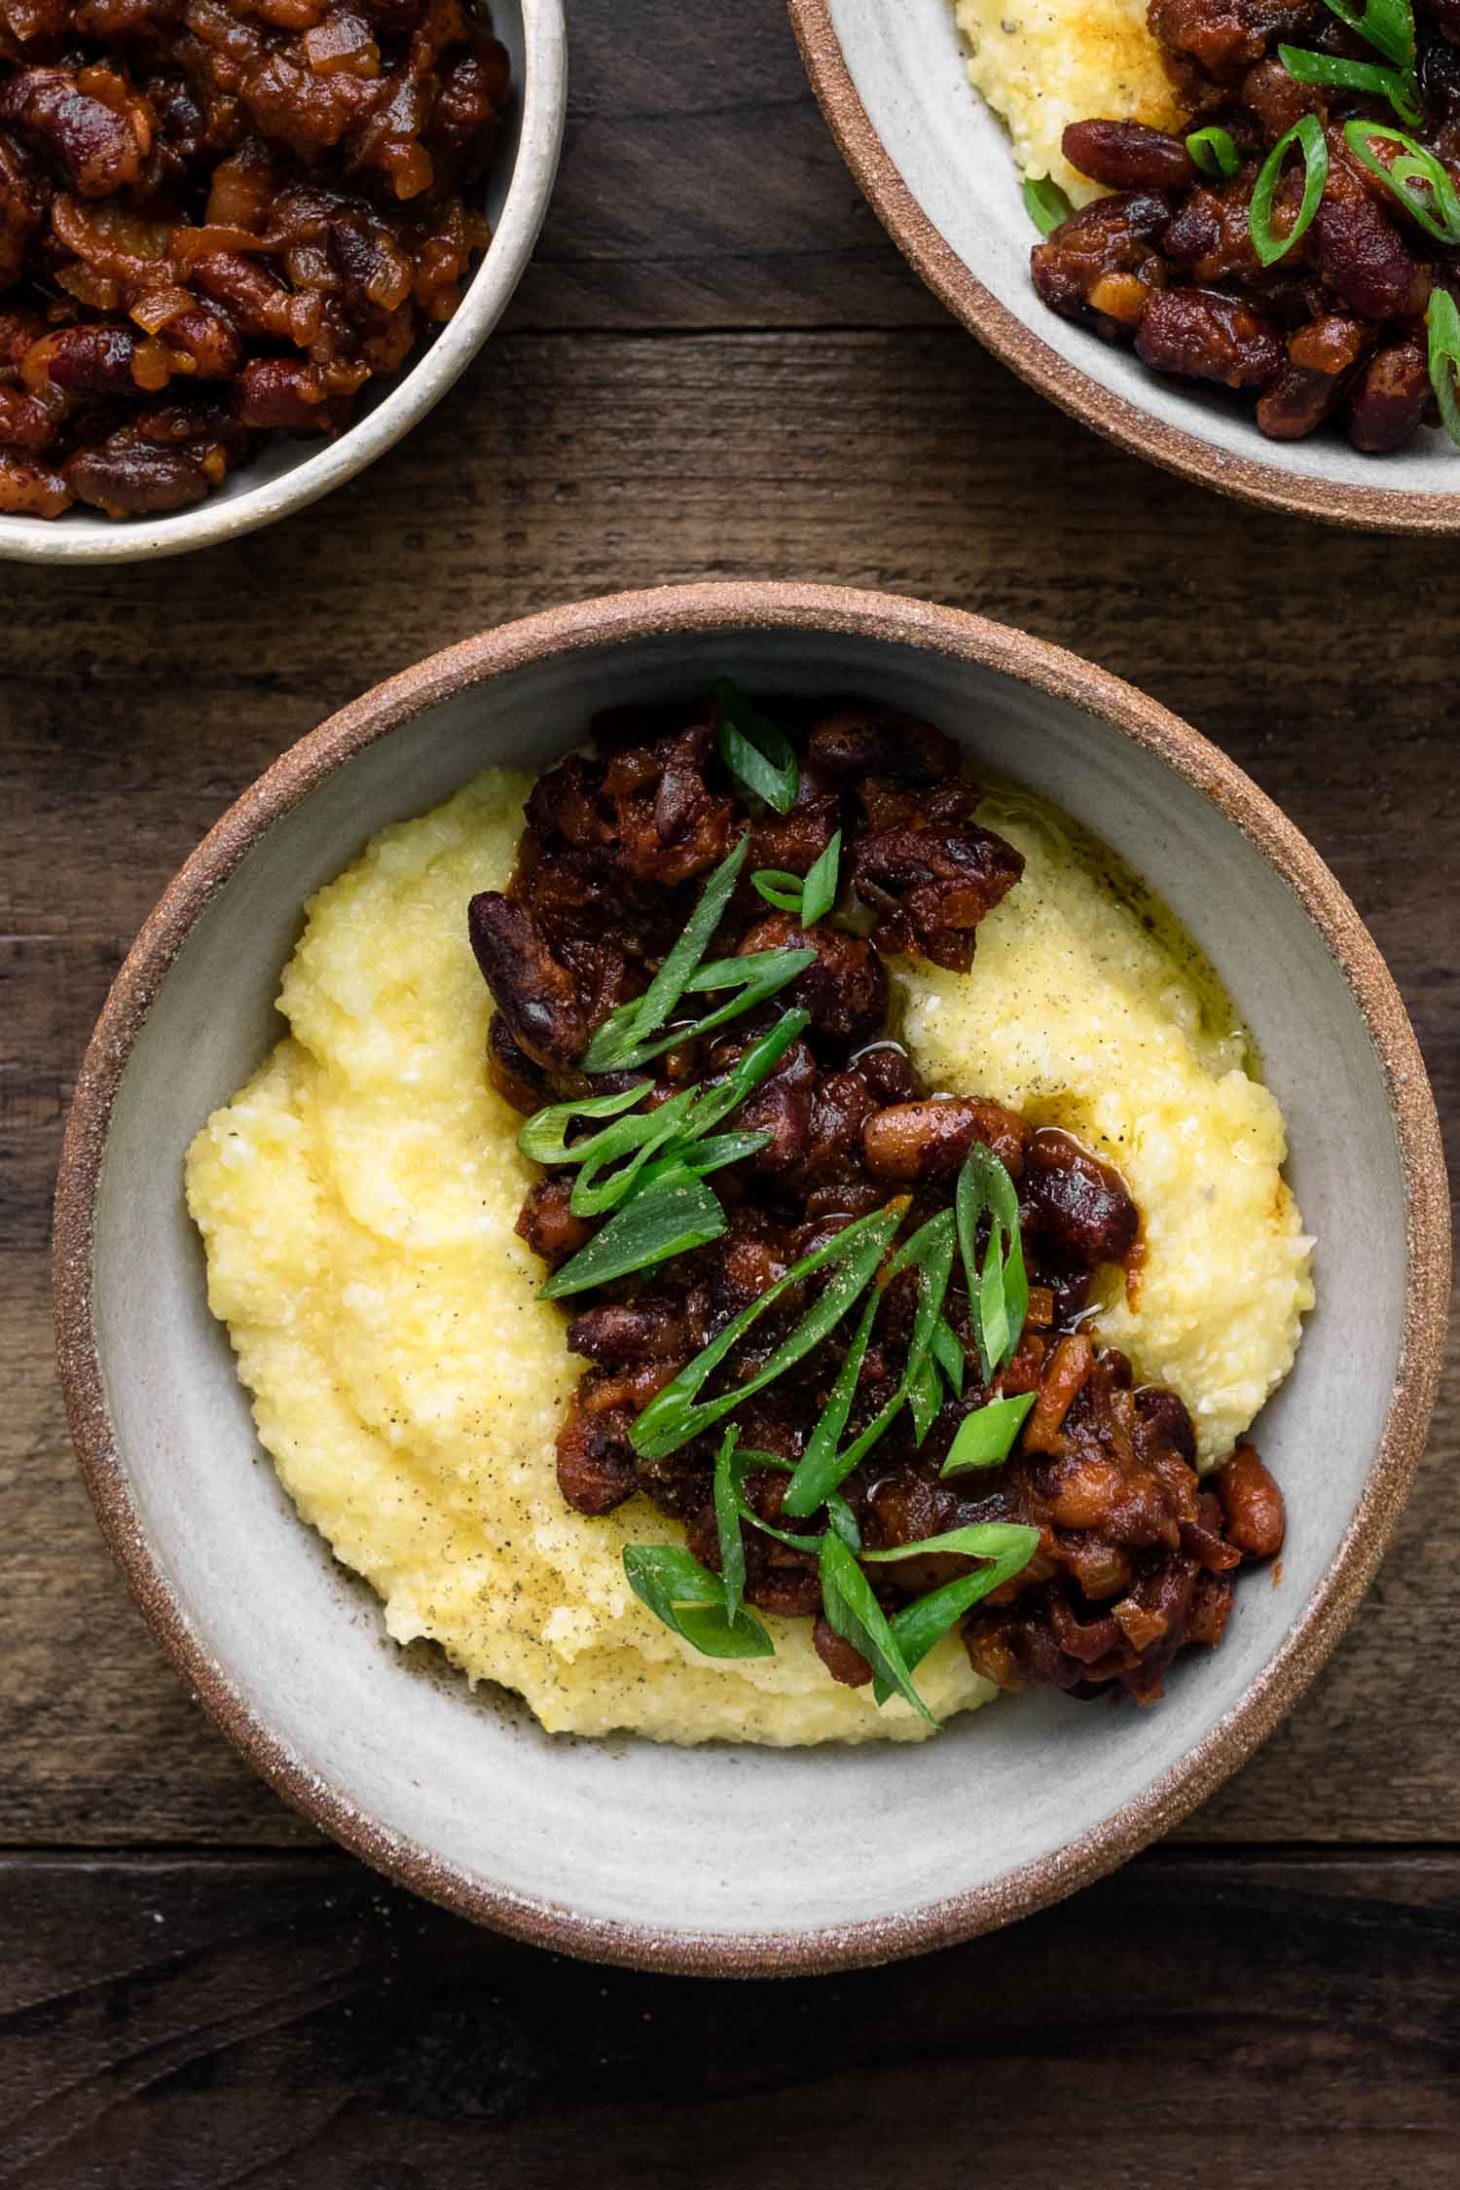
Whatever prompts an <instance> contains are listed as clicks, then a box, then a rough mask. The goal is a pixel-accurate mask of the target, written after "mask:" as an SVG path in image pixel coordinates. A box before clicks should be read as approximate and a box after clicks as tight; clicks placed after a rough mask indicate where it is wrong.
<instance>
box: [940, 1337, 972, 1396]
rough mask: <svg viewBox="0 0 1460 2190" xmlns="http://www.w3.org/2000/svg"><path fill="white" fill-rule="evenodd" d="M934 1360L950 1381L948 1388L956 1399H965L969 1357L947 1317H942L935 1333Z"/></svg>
mask: <svg viewBox="0 0 1460 2190" xmlns="http://www.w3.org/2000/svg"><path fill="white" fill-rule="evenodd" d="M933 1359H934V1360H935V1361H936V1362H937V1364H938V1367H939V1368H940V1369H941V1370H942V1371H943V1374H944V1376H946V1377H947V1379H948V1388H949V1390H950V1391H951V1392H952V1394H953V1396H954V1398H955V1399H961V1398H962V1397H963V1380H964V1378H965V1377H966V1376H967V1374H968V1357H967V1355H966V1354H965V1353H964V1351H963V1347H962V1345H961V1343H960V1341H959V1337H958V1333H957V1332H956V1331H955V1330H954V1329H953V1326H952V1325H951V1324H950V1323H949V1322H948V1320H947V1318H946V1317H940V1318H939V1320H938V1324H937V1328H936V1329H935V1330H934V1332H933Z"/></svg>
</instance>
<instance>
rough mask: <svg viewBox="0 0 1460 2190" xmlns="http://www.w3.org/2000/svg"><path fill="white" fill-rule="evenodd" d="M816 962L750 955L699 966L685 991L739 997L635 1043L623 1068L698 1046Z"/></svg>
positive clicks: (798, 956) (811, 957) (812, 957)
mask: <svg viewBox="0 0 1460 2190" xmlns="http://www.w3.org/2000/svg"><path fill="white" fill-rule="evenodd" d="M815 962H816V953H815V951H811V950H806V951H753V952H752V953H751V954H750V956H749V957H748V958H717V959H715V960H714V961H713V962H712V963H711V964H710V965H707V966H701V967H700V968H699V969H698V970H697V971H696V972H694V973H692V974H691V975H690V977H689V980H688V981H687V982H686V984H685V986H686V988H687V989H693V990H694V991H695V992H696V993H699V992H700V991H703V990H706V989H711V990H714V989H728V988H733V989H736V990H737V991H738V993H737V994H736V995H734V996H732V997H731V999H730V1001H729V1003H728V1004H721V1005H720V1006H719V1008H718V1010H716V1011H711V1012H707V1013H706V1015H705V1017H704V1018H703V1019H695V1020H693V1021H690V1022H688V1023H686V1024H685V1025H684V1026H679V1027H675V1028H673V1029H672V1030H671V1032H670V1033H668V1034H664V1035H661V1036H659V1038H658V1039H657V1040H655V1041H652V1042H650V1041H641V1042H638V1043H636V1044H635V1046H634V1048H633V1049H631V1050H630V1051H629V1052H628V1053H627V1055H626V1056H625V1058H624V1059H623V1065H624V1067H625V1068H626V1069H628V1070H630V1071H634V1070H637V1068H638V1067H639V1066H640V1065H646V1064H648V1063H649V1061H650V1059H651V1058H654V1057H662V1056H663V1055H664V1053H665V1051H666V1050H670V1049H678V1048H679V1046H680V1044H681V1043H682V1042H697V1041H698V1040H699V1039H700V1037H701V1035H705V1034H713V1033H714V1032H715V1030H716V1028H718V1027H726V1026H729V1024H730V1022H731V1020H732V1019H740V1018H743V1017H744V1015H745V1013H746V1012H747V1011H754V1010H755V1008H756V1006H757V1005H758V1004H764V1003H765V1002H767V1001H768V999H769V998H770V997H772V996H776V995H779V993H780V991H781V990H782V989H783V988H786V987H788V986H789V985H790V983H791V982H792V981H794V980H795V979H796V977H797V975H798V974H802V973H804V972H805V971H806V968H807V967H808V966H810V965H814V964H815Z"/></svg>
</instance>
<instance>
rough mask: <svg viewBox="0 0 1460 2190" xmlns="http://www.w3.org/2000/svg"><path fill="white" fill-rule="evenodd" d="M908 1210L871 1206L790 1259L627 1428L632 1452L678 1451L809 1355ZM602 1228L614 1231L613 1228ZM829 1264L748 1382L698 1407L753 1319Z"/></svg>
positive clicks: (857, 1291)
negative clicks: (815, 1292)
mask: <svg viewBox="0 0 1460 2190" xmlns="http://www.w3.org/2000/svg"><path fill="white" fill-rule="evenodd" d="M696 1183H698V1182H696ZM703 1191H708V1189H704V1190H703ZM634 1207H635V1204H634V1203H633V1202H630V1203H629V1206H628V1209H627V1210H626V1211H625V1212H624V1215H628V1214H630V1213H631V1212H632V1210H633V1209H634ZM905 1207H906V1204H905V1203H902V1202H894V1203H892V1204H891V1205H890V1206H889V1207H888V1208H886V1209H878V1210H874V1211H873V1213H872V1215H871V1216H869V1217H860V1218H858V1220H857V1222H856V1223H855V1224H849V1225H848V1226H847V1227H846V1229H845V1230H844V1231H841V1232H838V1233H837V1234H836V1236H835V1238H834V1239H829V1240H827V1241H826V1242H825V1243H824V1244H823V1245H822V1246H820V1247H818V1248H815V1249H814V1250H813V1252H812V1253H811V1254H809V1255H803V1257H802V1258H801V1260H800V1261H799V1262H796V1263H793V1264H792V1265H791V1268H790V1269H789V1270H787V1271H786V1272H785V1273H784V1274H783V1275H782V1276H781V1277H779V1278H777V1279H776V1281H775V1283H774V1285H768V1286H767V1287H766V1290H765V1291H764V1292H763V1293H762V1294H761V1296H760V1298H759V1299H758V1300H753V1301H752V1302H751V1304H750V1306H749V1307H748V1308H743V1309H742V1310H741V1312H740V1314H739V1315H738V1316H736V1317H735V1319H734V1320H733V1322H730V1323H727V1324H726V1326H725V1328H724V1330H723V1331H721V1333H720V1335H719V1337H718V1338H714V1339H712V1340H711V1341H710V1344H709V1345H708V1346H706V1347H705V1348H704V1350H703V1352H701V1353H698V1354H696V1355H695V1357H694V1359H693V1361H690V1362H688V1363H687V1364H686V1365H685V1367H684V1368H682V1369H681V1370H680V1372H679V1374H678V1376H676V1377H674V1378H673V1379H672V1381H671V1382H670V1383H668V1384H666V1385H665V1387H664V1389H663V1390H662V1391H661V1392H658V1393H656V1394H655V1396H654V1398H653V1399H651V1400H650V1402H649V1404H648V1406H647V1407H646V1408H645V1409H644V1411H643V1413H642V1414H641V1415H640V1416H639V1418H638V1420H637V1421H636V1422H635V1424H634V1426H633V1428H632V1430H631V1431H630V1432H629V1439H630V1442H631V1444H632V1445H633V1448H634V1450H635V1452H639V1453H642V1454H644V1456H645V1457H646V1458H648V1459H654V1460H662V1459H664V1458H665V1457H666V1456H667V1455H668V1454H669V1453H671V1452H677V1451H678V1449H679V1447H680V1446H681V1445H684V1444H688V1442H689V1440H690V1439H691V1438H692V1437H697V1436H698V1435H699V1434H700V1432H701V1431H702V1430H707V1429H709V1428H710V1427H711V1426H712V1425H713V1424H714V1423H716V1422H719V1421H722V1420H723V1419H724V1417H725V1416H726V1415H727V1414H729V1413H730V1412H731V1411H732V1409H734V1408H735V1407H738V1406H739V1405H740V1403H741V1401H742V1400H745V1399H749V1398H750V1397H751V1395H752V1393H754V1392H758V1391H763V1390H764V1388H765V1386H766V1385H767V1384H771V1383H774V1381H775V1379H776V1378H777V1377H778V1376H782V1375H784V1374H785V1372H786V1370H787V1369H789V1368H792V1367H794V1365H795V1364H796V1362H798V1361H800V1360H802V1359H803V1358H804V1356H805V1355H806V1354H808V1353H810V1351H811V1349H812V1347H813V1346H819V1345H820V1343H821V1341H822V1339H824V1338H825V1337H827V1336H828V1334H829V1333H830V1332H831V1331H833V1330H834V1329H835V1328H836V1326H837V1324H838V1323H839V1322H840V1321H841V1319H842V1317H843V1316H844V1315H845V1314H846V1313H847V1310H848V1309H849V1308H850V1307H851V1306H852V1305H853V1303H854V1302H855V1301H856V1300H857V1299H858V1298H859V1296H860V1295H861V1294H862V1292H863V1291H864V1290H865V1289H866V1287H867V1286H868V1285H869V1284H870V1283H871V1281H872V1278H873V1275H874V1274H875V1272H876V1270H877V1267H878V1264H879V1263H880V1262H881V1260H882V1257H883V1255H884V1254H885V1253H886V1252H887V1249H888V1247H889V1246H890V1245H891V1243H892V1238H893V1235H894V1233H895V1232H896V1230H897V1228H898V1226H899V1224H901V1222H902V1218H903V1213H904V1209H905ZM622 1221H623V1220H622V1218H621V1217H616V1218H615V1219H614V1223H621V1222H622ZM722 1222H723V1219H722ZM606 1229H609V1230H611V1229H612V1226H609V1227H607V1228H606ZM596 1244H597V1243H596V1241H590V1242H589V1246H588V1247H585V1248H584V1250H583V1253H584V1254H585V1255H586V1254H587V1253H588V1252H589V1251H590V1248H591V1247H593V1246H594V1245H596ZM578 1259H580V1258H578V1257H576V1256H575V1258H574V1260H575V1261H576V1260H578ZM570 1267H571V1265H570ZM828 1268H830V1270H831V1273H832V1274H831V1277H830V1278H829V1279H828V1281H827V1283H826V1285H825V1287H824V1288H823V1290H822V1293H821V1296H820V1298H819V1299H818V1300H817V1301H816V1302H815V1304H814V1306H812V1307H811V1308H810V1309H808V1310H807V1312H806V1314H805V1315H804V1316H803V1317H802V1318H801V1320H800V1322H799V1323H798V1324H796V1326H795V1328H794V1329H793V1330H792V1331H790V1332H789V1334H788V1335H787V1336H786V1337H785V1338H783V1339H782V1341H781V1343H780V1345H779V1346H778V1347H777V1348H776V1349H775V1351H774V1353H773V1354H772V1355H771V1356H770V1359H769V1360H768V1361H766V1362H765V1363H764V1364H763V1366H762V1367H761V1368H760V1369H759V1370H758V1371H757V1373H756V1374H755V1375H754V1376H753V1377H751V1378H750V1379H749V1380H748V1381H747V1382H746V1383H744V1384H739V1385H737V1386H736V1387H735V1389H734V1390H733V1391H730V1392H726V1393H723V1394H722V1395H721V1396H720V1398H718V1399H708V1400H706V1401H704V1402H703V1404H701V1405H699V1406H696V1405H695V1404H694V1401H695V1396H696V1394H697V1393H698V1392H699V1391H700V1390H701V1389H702V1387H703V1386H704V1384H705V1383H706V1382H707V1380H708V1379H709V1377H710V1376H711V1375H712V1374H713V1372H714V1371H715V1370H716V1369H717V1368H718V1367H719V1365H720V1363H721V1362H722V1361H723V1360H724V1359H725V1356H726V1355H727V1354H728V1353H729V1352H730V1351H731V1350H732V1348H733V1347H735V1346H736V1345H738V1344H739V1342H740V1340H741V1339H742V1338H743V1337H744V1336H745V1334H746V1332H747V1331H748V1330H749V1329H750V1328H751V1326H752V1324H754V1323H755V1322H757V1321H758V1319H759V1318H760V1317H761V1316H762V1315H764V1313H765V1311H766V1309H767V1308H770V1307H772V1306H773V1305H774V1304H775V1302H776V1301H778V1300H779V1299H781V1297H782V1296H783V1295H784V1294H785V1293H786V1292H787V1291H789V1289H790V1288H791V1286H793V1285H798V1284H800V1282H801V1281H802V1279H803V1278H808V1277H813V1276H814V1275H815V1274H816V1272H817V1271H818V1270H825V1269H828Z"/></svg>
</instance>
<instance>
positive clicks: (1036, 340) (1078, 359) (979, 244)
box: [789, 0, 1460, 532]
mask: <svg viewBox="0 0 1460 2190" xmlns="http://www.w3.org/2000/svg"><path fill="white" fill-rule="evenodd" d="M789 6H790V11H791V19H792V22H793V23H794V25H795V28H796V35H797V37H798V39H799V40H800V43H801V50H802V54H803V56H804V58H805V61H806V66H807V69H808V71H809V73H810V76H811V81H812V84H813V85H814V87H815V90H816V95H817V97H818V99H819V100H820V101H821V105H822V109H823V111H824V112H825V114H826V118H827V120H828V122H829V123H830V124H831V127H832V130H833V132H834V134H835V136H836V140H837V142H838V144H839V145H840V146H841V149H842V152H843V154H844V155H845V157H846V161H847V164H848V166H849V167H850V168H851V170H852V173H853V174H854V175H855V176H856V178H857V181H858V182H859V183H860V184H861V186H862V188H863V190H865V192H866V193H867V196H868V197H869V198H870V200H871V202H872V204H873V206H874V207H875V209H876V211H877V213H878V215H879V216H880V218H881V220H882V221H883V223H884V225H885V226H886V228H887V229H888V232H889V233H890V234H891V236H892V238H893V240H894V242H896V244H897V245H898V247H899V248H900V249H901V250H902V252H903V253H904V254H905V256H906V257H907V258H908V259H909V260H910V262H911V263H912V265H913V266H914V267H916V269H917V271H918V272H919V274H921V276H922V278H923V280H924V281H925V282H927V284H928V286H929V288H930V289H932V290H934V291H935V293H936V294H937V295H938V296H939V297H941V298H942V300H943V302H944V304H946V305H947V307H948V309H949V311H950V312H952V313H954V314H955V315H956V316H957V317H958V318H959V319H961V320H962V321H963V323H964V325H965V326H966V327H968V328H970V329H971V330H972V332H973V333H974V334H976V335H977V336H978V337H979V338H980V340H981V341H983V342H985V343H987V345H988V347H989V348H990V349H991V350H992V351H993V352H994V355H995V356H996V357H999V358H1002V359H1003V361H1004V363H1005V364H1006V365H1009V366H1012V367H1013V369H1014V371H1015V372H1016V373H1018V374H1020V376H1021V377H1022V378H1023V379H1025V380H1027V381H1029V382H1030V383H1031V385H1032V386H1034V387H1036V388H1038V389H1040V390H1041V391H1042V392H1043V393H1044V394H1045V395H1047V396H1050V397H1052V398H1053V400H1054V401H1055V402H1056V403H1058V404H1059V405H1060V406H1061V407H1062V408H1063V409H1064V410H1067V411H1069V412H1071V413H1072V414H1073V415H1074V416H1075V417H1076V418H1079V419H1083V420H1084V422H1085V424H1086V425H1089V426H1093V427H1094V428H1095V429H1096V431H1097V432H1098V433H1103V434H1105V435H1106V436H1107V437H1108V438H1109V439H1110V440H1112V441H1117V442H1119V443H1120V445H1121V447H1122V448H1126V449H1130V450H1133V451H1134V453H1135V454H1136V455H1138V456H1149V457H1151V458H1152V459H1153V460H1154V461H1155V462H1156V463H1158V464H1164V465H1165V466H1166V467H1167V469H1168V470H1170V471H1175V472H1180V473H1182V474H1183V475H1184V476H1185V477H1187V478H1189V479H1200V480H1202V481H1203V482H1204V483H1205V484H1206V485H1207V486H1209V487H1216V488H1218V489H1220V491H1221V492H1222V493H1224V494H1235V495H1241V496H1243V497H1245V498H1246V499H1247V500H1249V501H1253V502H1264V503H1267V504H1269V505H1271V506H1272V507H1273V508H1275V509H1283V510H1290V511H1295V512H1299V513H1301V514H1302V515H1304V516H1307V517H1320V518H1325V519H1328V520H1329V521H1330V522H1332V523H1334V524H1341V525H1355V526H1364V527H1372V528H1373V529H1375V530H1379V531H1390V532H1455V531H1460V449H1457V448H1456V447H1454V445H1453V444H1452V443H1451V442H1450V441H1449V440H1448V439H1447V438H1446V437H1445V436H1444V435H1443V434H1441V433H1438V432H1435V433H1431V432H1427V431H1426V432H1421V433H1420V434H1418V435H1416V437H1415V439H1414V441H1413V442H1412V443H1411V445H1410V446H1409V447H1408V448H1407V449H1404V450H1402V451H1400V453H1399V454H1397V455H1395V456H1386V457H1375V456H1362V455H1360V453H1359V451H1358V450H1357V449H1353V448H1350V447H1349V445H1348V443H1347V442H1346V441H1345V440H1343V439H1342V438H1340V437H1338V436H1336V435H1335V436H1331V437H1330V436H1329V435H1327V434H1317V435H1315V436H1313V438H1312V439H1310V440H1307V441H1290V442H1280V441H1268V440H1266V439H1265V438H1264V436H1263V435H1262V434H1260V433H1259V432H1258V430H1257V427H1256V425H1255V423H1254V422H1253V419H1252V416H1251V412H1250V410H1248V409H1247V408H1245V407H1244V406H1242V405H1241V404H1238V403H1236V402H1234V401H1233V400H1232V399H1230V398H1228V397H1224V396H1222V395H1220V394H1219V393H1217V392H1215V391H1206V390H1203V389H1201V388H1199V387H1194V386H1193V385H1192V383H1191V382H1190V381H1176V380H1169V379H1162V378H1161V377H1160V376H1159V375H1157V374H1155V373H1151V372H1148V371H1147V370H1146V368H1145V367H1144V366H1143V365H1142V364H1141V362H1140V360H1139V359H1138V358H1137V357H1136V356H1135V355H1134V353H1133V352H1132V351H1130V350H1127V349H1119V348H1113V347H1111V346H1110V345H1109V344H1108V343H1104V342H1102V341H1101V340H1100V339H1099V337H1098V336H1097V335H1095V334H1094V333H1092V332H1091V331H1090V330H1089V329H1087V328H1083V327H1076V326H1073V325H1071V324H1070V322H1069V321H1067V320H1062V319H1059V318H1057V317H1056V315H1055V314H1054V313H1053V312H1051V311H1048V310H1046V308H1045V307H1044V305H1042V304H1041V303H1040V301H1039V299H1038V297H1036V295H1035V294H1034V290H1033V288H1032V286H1031V284H1030V280H1029V248H1030V245H1031V244H1032V243H1034V242H1035V241H1036V240H1037V238H1036V236H1035V233H1034V230H1033V228H1032V226H1031V225H1030V220H1029V215H1028V213H1027V212H1026V211H1025V210H1024V206H1023V202H1022V200H1021V198H1020V194H1019V177H1018V174H1017V172H1016V170H1015V167H1014V161H1013V155H1012V154H1011V152H1010V150H1009V140H1008V138H1007V137H1006V136H1005V134H1004V131H1003V128H1002V126H1001V125H1000V123H999V122H998V121H997V119H996V118H995V117H994V115H993V114H991V113H990V112H989V110H988V108H987V107H986V106H985V105H984V103H983V101H982V100H981V99H980V98H979V96H978V94H977V93H976V92H975V91H974V90H973V89H972V87H971V86H970V84H969V81H968V77H967V73H966V71H965V67H964V57H963V54H962V51H961V49H960V45H959V39H958V33H957V30H956V28H955V25H954V18H953V0H789Z"/></svg>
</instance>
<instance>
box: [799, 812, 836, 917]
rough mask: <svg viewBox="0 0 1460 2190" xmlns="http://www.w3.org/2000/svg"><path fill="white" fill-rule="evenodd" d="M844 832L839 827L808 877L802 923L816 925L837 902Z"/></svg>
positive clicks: (802, 898) (802, 905)
mask: <svg viewBox="0 0 1460 2190" xmlns="http://www.w3.org/2000/svg"><path fill="white" fill-rule="evenodd" d="M841 860H842V833H841V830H840V829H838V830H837V832H836V835H835V836H834V837H833V838H832V840H831V842H830V844H828V845H827V847H826V850H825V851H824V852H823V853H822V854H821V856H820V858H819V859H818V860H817V861H816V862H815V864H814V865H813V867H812V869H811V872H810V874H808V875H807V877H806V887H805V888H804V889H803V890H802V892H801V925H802V927H803V928H811V927H814V926H815V925H816V923H817V921H818V920H820V919H823V918H824V917H825V915H826V914H827V913H829V912H830V911H831V908H832V906H833V905H834V904H835V903H836V892H837V880H838V876H839V874H840V870H841Z"/></svg>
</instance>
